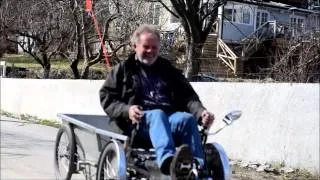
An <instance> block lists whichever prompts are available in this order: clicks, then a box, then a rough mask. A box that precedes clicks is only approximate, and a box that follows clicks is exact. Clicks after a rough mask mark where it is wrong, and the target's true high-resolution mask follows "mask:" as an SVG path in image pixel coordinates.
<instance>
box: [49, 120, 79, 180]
mask: <svg viewBox="0 0 320 180" xmlns="http://www.w3.org/2000/svg"><path fill="white" fill-rule="evenodd" d="M54 168H55V175H56V178H57V179H59V180H62V179H63V180H69V179H71V176H72V173H73V172H74V170H75V139H74V133H73V131H72V130H71V128H70V126H68V125H62V126H61V127H60V129H59V131H58V134H57V139H56V144H55V152H54Z"/></svg>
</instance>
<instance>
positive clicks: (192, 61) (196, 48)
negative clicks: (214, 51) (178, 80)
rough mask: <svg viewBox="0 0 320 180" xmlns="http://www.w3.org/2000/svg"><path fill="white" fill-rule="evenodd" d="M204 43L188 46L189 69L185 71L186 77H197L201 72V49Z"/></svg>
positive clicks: (192, 43)
mask: <svg viewBox="0 0 320 180" xmlns="http://www.w3.org/2000/svg"><path fill="white" fill-rule="evenodd" d="M202 44H203V43H194V42H191V43H190V44H188V45H187V67H186V70H185V76H186V77H190V76H192V75H196V74H198V73H199V71H200V65H201V60H200V57H201V49H202V47H203V45H202Z"/></svg>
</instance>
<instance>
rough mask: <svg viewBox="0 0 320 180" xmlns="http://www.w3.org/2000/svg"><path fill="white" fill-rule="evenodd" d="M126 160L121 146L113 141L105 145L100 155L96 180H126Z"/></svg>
mask: <svg viewBox="0 0 320 180" xmlns="http://www.w3.org/2000/svg"><path fill="white" fill-rule="evenodd" d="M126 169H127V168H126V158H125V153H124V151H123V148H122V145H121V144H120V143H118V142H117V141H115V140H111V141H110V142H109V143H107V144H106V146H105V148H104V149H103V152H102V153H101V155H100V158H99V163H98V169H97V180H106V179H117V180H118V179H119V180H125V179H126Z"/></svg>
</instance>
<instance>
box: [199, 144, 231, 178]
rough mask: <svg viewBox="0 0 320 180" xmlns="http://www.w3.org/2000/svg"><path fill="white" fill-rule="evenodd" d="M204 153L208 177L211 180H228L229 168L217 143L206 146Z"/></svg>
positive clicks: (224, 154) (225, 157)
mask: <svg viewBox="0 0 320 180" xmlns="http://www.w3.org/2000/svg"><path fill="white" fill-rule="evenodd" d="M204 151H205V155H206V164H207V167H208V170H209V174H210V177H212V178H213V179H221V180H230V179H231V168H230V165H229V159H228V156H227V154H226V153H225V151H224V149H223V147H222V146H221V145H219V144H218V143H212V144H206V145H205V146H204Z"/></svg>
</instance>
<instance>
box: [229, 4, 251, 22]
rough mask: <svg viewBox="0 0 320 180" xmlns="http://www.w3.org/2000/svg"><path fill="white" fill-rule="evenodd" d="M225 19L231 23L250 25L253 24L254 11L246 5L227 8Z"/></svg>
mask: <svg viewBox="0 0 320 180" xmlns="http://www.w3.org/2000/svg"><path fill="white" fill-rule="evenodd" d="M224 18H225V19H226V20H228V21H231V22H236V23H241V24H248V25H250V24H252V11H251V9H250V8H248V7H246V6H244V5H231V6H226V8H225V9H224Z"/></svg>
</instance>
